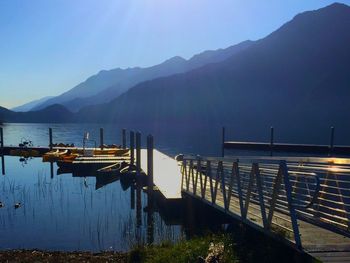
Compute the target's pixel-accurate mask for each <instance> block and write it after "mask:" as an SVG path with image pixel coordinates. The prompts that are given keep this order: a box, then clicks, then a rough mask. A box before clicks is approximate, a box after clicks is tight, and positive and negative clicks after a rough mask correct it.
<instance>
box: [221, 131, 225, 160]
mask: <svg viewBox="0 0 350 263" xmlns="http://www.w3.org/2000/svg"><path fill="white" fill-rule="evenodd" d="M221 156H222V157H224V156H225V127H222V144H221Z"/></svg>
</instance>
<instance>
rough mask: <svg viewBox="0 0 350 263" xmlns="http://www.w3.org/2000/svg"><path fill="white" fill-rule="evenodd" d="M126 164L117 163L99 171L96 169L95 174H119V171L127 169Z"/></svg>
mask: <svg viewBox="0 0 350 263" xmlns="http://www.w3.org/2000/svg"><path fill="white" fill-rule="evenodd" d="M127 166H128V164H127V163H126V162H118V163H115V164H112V165H108V166H105V167H103V168H101V169H98V170H97V172H98V173H99V174H103V175H107V174H108V175H116V174H119V173H120V170H121V169H123V168H125V167H127Z"/></svg>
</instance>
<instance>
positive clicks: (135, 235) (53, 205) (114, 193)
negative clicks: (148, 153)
mask: <svg viewBox="0 0 350 263" xmlns="http://www.w3.org/2000/svg"><path fill="white" fill-rule="evenodd" d="M48 127H52V128H53V131H54V142H64V143H75V144H76V145H81V141H82V134H83V132H84V131H89V132H90V137H91V139H97V138H98V136H99V135H98V131H99V127H100V126H94V125H89V126H84V125H46V124H6V125H5V126H4V140H5V144H6V145H10V144H12V145H17V144H18V143H19V141H20V140H21V138H28V139H30V140H32V141H33V143H34V145H47V144H48ZM104 128H105V142H106V143H120V138H121V134H120V128H119V127H117V126H106V127H104ZM174 145H177V144H174ZM180 146H181V144H180ZM172 147H173V146H170V147H168V148H167V146H166V145H163V147H161V148H162V149H163V150H166V149H170V148H172ZM177 149H179V148H177ZM188 149H191V146H190V147H189V148H188ZM176 151H177V150H176V149H175V150H174V151H170V150H168V151H167V152H168V153H173V154H176ZM4 161H5V162H4V164H5V171H6V173H5V175H3V176H1V177H0V201H1V202H2V203H3V204H4V207H2V208H0V249H14V248H26V249H30V248H39V249H48V250H66V251H72V250H90V251H100V250H118V251H120V250H124V251H125V250H128V249H129V248H130V247H132V246H133V245H135V244H137V243H140V242H141V243H147V242H148V243H151V242H155V243H158V242H160V241H162V240H170V241H173V242H176V240H178V239H179V238H182V237H184V235H185V233H184V231H183V227H182V224H181V222H180V223H178V222H172V223H171V224H169V223H168V222H167V220H169V218H167V219H163V217H164V216H163V215H162V216H161V214H164V213H162V211H161V209H157V212H154V209H150V206H149V204H148V197H147V194H146V193H145V192H144V191H141V188H137V186H134V185H130V183H129V184H128V182H126V183H124V182H123V183H121V182H120V180H118V179H119V178H112V179H111V178H101V177H95V176H85V174H81V175H78V176H77V175H74V176H73V175H72V174H59V175H57V166H56V165H55V164H54V165H53V167H52V168H51V167H50V164H49V163H43V162H42V161H41V158H33V159H28V160H20V158H19V157H10V156H5V157H4ZM132 196H133V197H132ZM16 203H21V206H20V207H19V208H17V209H15V207H14V205H15V204H16ZM171 221H173V220H172V218H170V222H171ZM180 221H181V220H180Z"/></svg>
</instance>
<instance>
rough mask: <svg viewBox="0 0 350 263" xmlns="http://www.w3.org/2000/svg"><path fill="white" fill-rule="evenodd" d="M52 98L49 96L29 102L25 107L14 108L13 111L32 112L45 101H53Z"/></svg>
mask: <svg viewBox="0 0 350 263" xmlns="http://www.w3.org/2000/svg"><path fill="white" fill-rule="evenodd" d="M51 98H53V96H47V97H44V98H41V99H38V100H33V101H30V102H27V103H25V104H23V105H20V106H17V107H14V108H12V109H11V110H13V111H30V110H31V109H32V108H34V107H36V106H37V105H39V104H42V103H44V102H45V101H47V100H48V99H51Z"/></svg>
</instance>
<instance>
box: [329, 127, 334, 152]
mask: <svg viewBox="0 0 350 263" xmlns="http://www.w3.org/2000/svg"><path fill="white" fill-rule="evenodd" d="M333 148H334V127H333V126H332V127H331V140H330V143H329V155H332V154H333Z"/></svg>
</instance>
